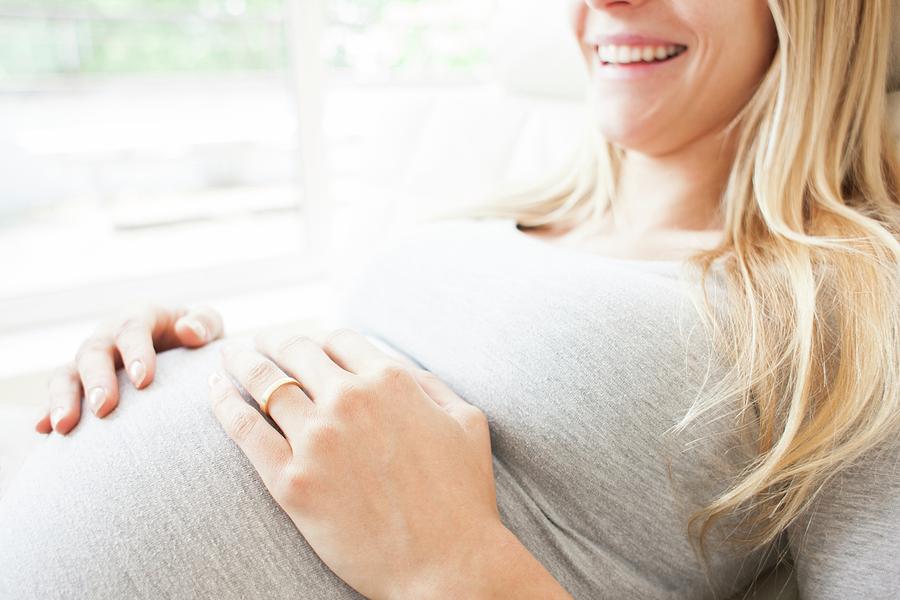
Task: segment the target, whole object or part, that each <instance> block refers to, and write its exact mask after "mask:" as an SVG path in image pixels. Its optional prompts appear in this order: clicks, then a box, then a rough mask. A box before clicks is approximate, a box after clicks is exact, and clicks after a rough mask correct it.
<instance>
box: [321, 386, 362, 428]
mask: <svg viewBox="0 0 900 600" xmlns="http://www.w3.org/2000/svg"><path fill="white" fill-rule="evenodd" d="M328 396H329V398H330V402H329V404H330V405H331V406H332V409H333V410H334V414H335V415H336V416H337V417H338V418H344V419H348V418H353V417H356V416H357V415H359V413H360V412H361V411H362V410H364V409H365V408H366V407H367V406H368V404H369V402H368V400H367V393H366V391H365V390H364V389H363V388H362V387H360V386H359V385H358V384H357V383H355V382H353V381H352V380H350V379H340V380H338V381H335V382H334V383H332V385H331V388H330V390H329V392H328Z"/></svg>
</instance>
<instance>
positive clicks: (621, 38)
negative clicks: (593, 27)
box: [589, 33, 685, 47]
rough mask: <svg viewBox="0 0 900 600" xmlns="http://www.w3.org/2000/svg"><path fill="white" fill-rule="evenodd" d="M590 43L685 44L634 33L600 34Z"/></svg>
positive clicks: (615, 44) (604, 44)
mask: <svg viewBox="0 0 900 600" xmlns="http://www.w3.org/2000/svg"><path fill="white" fill-rule="evenodd" d="M589 43H590V44H592V45H593V46H595V47H597V46H685V44H682V43H679V42H676V41H673V40H668V39H666V38H662V37H655V36H647V35H638V34H634V33H614V34H598V35H595V36H592V37H591V39H590V40H589Z"/></svg>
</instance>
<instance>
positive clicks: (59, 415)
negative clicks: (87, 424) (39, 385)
mask: <svg viewBox="0 0 900 600" xmlns="http://www.w3.org/2000/svg"><path fill="white" fill-rule="evenodd" d="M47 391H48V392H49V394H50V402H49V410H48V412H47V415H48V419H49V422H50V427H51V428H52V429H53V430H55V431H56V432H57V433H61V434H66V433H69V432H70V431H71V430H72V428H73V427H75V425H77V424H78V421H79V420H80V419H81V381H80V380H79V379H78V371H77V370H76V368H75V365H74V363H67V364H65V365H64V366H62V367H60V368H59V369H57V370H56V371H54V372H53V374H52V375H51V376H50V380H49V381H48V385H47ZM46 433H49V431H47V432H46Z"/></svg>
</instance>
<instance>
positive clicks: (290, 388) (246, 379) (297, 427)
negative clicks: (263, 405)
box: [222, 342, 315, 439]
mask: <svg viewBox="0 0 900 600" xmlns="http://www.w3.org/2000/svg"><path fill="white" fill-rule="evenodd" d="M222 358H223V364H224V366H225V370H226V371H228V372H229V373H231V374H232V375H233V376H234V378H235V379H237V381H238V383H240V384H241V385H242V386H243V387H244V389H245V390H247V392H248V393H249V394H250V395H251V396H252V397H253V398H254V399H255V400H256V401H257V402H262V401H264V398H263V394H264V393H265V392H266V391H267V390H269V389H270V387H271V386H272V384H273V383H275V382H276V381H277V380H279V379H283V378H284V377H286V376H287V375H286V374H285V372H284V371H282V370H281V369H280V368H279V367H278V365H276V364H275V363H273V362H272V361H271V360H269V359H268V358H266V357H265V356H263V355H262V354H260V353H259V352H255V351H253V350H250V349H248V348H244V347H242V346H240V345H239V344H237V343H234V342H230V343H228V344H225V346H223V348H222ZM314 409H315V407H314V406H313V403H312V400H310V398H309V396H307V395H306V393H305V392H304V391H303V390H302V389H300V388H299V387H298V386H296V385H282V386H280V387H278V388H277V389H275V390H274V391H272V392H271V393H270V395H269V401H268V405H267V410H268V413H269V415H270V416H271V417H272V419H273V420H274V421H275V422H276V423H278V426H279V427H281V430H282V431H283V432H284V434H285V435H286V436H287V437H288V439H291V438H292V436H294V435H296V434H297V433H298V432H300V431H302V430H303V426H304V424H305V423H306V421H307V420H308V419H309V418H310V417H311V416H312V414H313V411H314Z"/></svg>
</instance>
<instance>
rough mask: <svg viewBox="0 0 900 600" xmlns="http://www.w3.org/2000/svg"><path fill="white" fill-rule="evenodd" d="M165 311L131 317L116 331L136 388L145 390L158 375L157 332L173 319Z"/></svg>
mask: <svg viewBox="0 0 900 600" xmlns="http://www.w3.org/2000/svg"><path fill="white" fill-rule="evenodd" d="M162 313H163V311H162V310H161V309H158V308H155V307H151V308H146V309H144V310H142V311H140V312H138V313H136V314H134V316H129V317H127V318H126V319H125V320H124V321H122V322H121V323H120V324H119V326H118V327H117V328H116V332H115V344H116V348H117V349H118V350H119V354H120V355H121V357H122V365H123V366H124V367H125V372H126V373H127V374H128V378H129V379H131V383H133V384H134V387H136V388H138V389H141V388H142V387H145V386H147V385H149V384H150V382H151V381H153V376H154V374H155V372H156V348H154V346H153V330H154V328H156V327H158V324H159V323H160V322H161V321H163V320H165V319H167V318H170V316H169V315H165V314H162Z"/></svg>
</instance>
